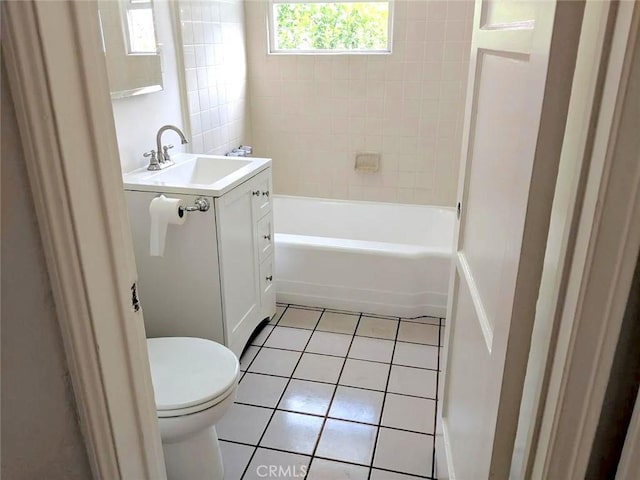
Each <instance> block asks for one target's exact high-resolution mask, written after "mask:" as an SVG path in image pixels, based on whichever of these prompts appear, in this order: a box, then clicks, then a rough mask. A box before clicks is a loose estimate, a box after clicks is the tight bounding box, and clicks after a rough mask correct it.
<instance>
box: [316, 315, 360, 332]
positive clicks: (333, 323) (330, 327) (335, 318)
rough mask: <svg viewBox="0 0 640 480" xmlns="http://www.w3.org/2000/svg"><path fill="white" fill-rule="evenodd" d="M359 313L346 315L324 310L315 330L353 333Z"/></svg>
mask: <svg viewBox="0 0 640 480" xmlns="http://www.w3.org/2000/svg"><path fill="white" fill-rule="evenodd" d="M358 318H360V316H359V315H348V314H345V313H336V312H324V315H322V318H321V319H320V323H318V327H317V330H320V331H323V332H333V333H346V334H348V335H353V333H354V332H355V331H356V325H357V324H358Z"/></svg>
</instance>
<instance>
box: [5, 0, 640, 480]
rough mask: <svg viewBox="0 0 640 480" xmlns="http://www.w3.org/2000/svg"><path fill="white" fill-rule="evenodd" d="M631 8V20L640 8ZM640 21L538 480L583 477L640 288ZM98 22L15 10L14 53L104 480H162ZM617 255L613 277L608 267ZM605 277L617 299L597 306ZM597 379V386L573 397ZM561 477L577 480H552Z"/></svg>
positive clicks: (603, 122)
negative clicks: (631, 164) (632, 81)
mask: <svg viewBox="0 0 640 480" xmlns="http://www.w3.org/2000/svg"><path fill="white" fill-rule="evenodd" d="M619 8H620V10H621V11H626V12H627V13H628V12H629V9H633V3H632V2H621V4H620V7H619ZM635 10H636V11H635V20H634V22H632V21H631V19H630V18H629V20H628V25H627V27H626V28H627V35H626V36H625V35H624V28H625V27H624V25H621V26H620V27H619V28H617V29H616V38H614V50H613V52H614V54H613V55H612V58H611V61H610V64H609V74H608V78H607V86H605V90H606V93H607V92H608V93H607V94H608V98H613V99H614V100H613V101H610V102H609V103H608V104H607V102H603V106H602V109H601V113H600V117H601V118H600V122H599V129H598V136H597V139H596V147H595V148H594V156H593V159H592V166H591V172H590V178H589V182H588V185H587V195H586V200H585V204H584V206H583V212H582V217H581V224H580V228H579V233H578V240H577V244H576V245H577V246H576V251H575V253H574V258H573V264H572V272H571V278H570V280H569V287H568V290H567V298H566V302H565V309H564V314H563V323H562V330H561V332H560V337H559V341H558V348H557V350H556V357H555V360H554V362H555V366H554V370H553V372H554V375H553V377H552V380H551V385H550V388H549V397H548V399H547V402H546V411H545V417H544V419H543V427H542V431H541V437H540V438H541V441H540V442H539V444H538V445H542V446H544V448H538V452H537V455H536V464H535V466H534V477H535V475H536V472H537V473H538V474H540V475H541V477H540V478H580V473H583V472H582V470H581V469H582V468H583V467H585V465H586V464H585V456H586V460H588V453H589V451H590V441H589V438H590V435H591V434H592V433H593V431H594V429H595V425H596V424H597V416H595V412H597V413H598V414H599V411H600V408H599V406H600V405H601V402H602V396H603V395H604V390H605V388H606V379H607V377H608V371H609V367H610V359H611V358H612V355H613V351H612V345H613V344H614V340H615V339H616V338H617V334H616V332H617V330H616V328H615V327H616V325H618V328H619V322H618V319H619V318H622V313H623V311H624V310H623V305H624V304H626V297H625V292H628V285H630V278H631V274H632V267H631V266H630V265H627V263H630V262H626V263H625V259H629V258H630V257H631V256H632V254H633V249H634V248H635V249H636V250H635V251H636V252H637V248H638V245H639V244H640V222H639V221H636V222H635V224H634V223H633V222H632V221H631V220H632V219H634V218H635V219H638V218H639V216H640V195H638V189H639V188H640V187H639V184H640V181H639V178H640V169H639V171H637V172H635V173H634V174H631V173H630V172H629V169H628V168H627V169H626V170H625V171H624V172H623V173H624V174H623V175H620V174H619V173H620V171H619V168H620V165H619V164H618V163H616V159H617V158H618V159H619V156H617V155H614V154H615V153H616V150H615V149H614V148H612V145H611V144H610V142H609V138H610V135H612V134H613V133H616V132H617V131H618V128H617V127H619V123H620V122H619V117H620V110H621V109H620V107H621V98H620V97H619V96H618V95H617V93H616V92H617V89H618V87H619V86H620V84H621V79H624V78H625V70H624V68H623V66H624V65H625V64H626V63H625V61H624V60H625V59H627V56H625V55H624V53H625V52H628V50H629V49H627V48H625V45H626V44H627V42H626V40H627V39H628V33H629V32H630V31H632V25H635V27H634V28H637V23H638V21H637V18H638V10H640V7H637V6H636V9H635ZM96 18H97V6H96V2H95V1H83V2H73V1H65V2H47V1H42V2H3V3H2V36H3V38H2V44H3V51H4V58H5V62H6V66H7V70H8V73H9V83H10V87H11V91H12V95H13V97H14V101H15V103H16V110H17V114H18V122H19V126H20V132H21V137H22V141H23V145H24V150H25V155H26V162H27V169H28V173H29V178H30V184H31V188H32V194H33V196H34V201H35V206H36V214H37V216H38V221H39V225H40V227H41V234H42V238H43V244H44V248H45V254H46V259H47V265H48V269H49V272H50V276H51V283H52V287H53V291H54V297H55V302H56V309H57V311H58V317H59V321H60V324H61V330H62V335H63V339H64V345H65V353H66V356H67V361H68V363H69V367H70V372H71V377H72V382H73V387H74V392H75V396H76V400H77V404H78V410H79V416H80V422H81V427H82V431H83V434H84V436H85V440H86V446H87V452H88V455H89V459H90V462H91V466H92V470H93V473H94V476H95V478H103V479H108V480H111V479H116V478H124V479H136V480H137V479H152V480H156V479H160V480H161V479H164V478H166V474H165V471H164V462H163V458H162V449H161V444H160V436H159V431H158V424H157V418H156V412H155V403H154V399H153V390H152V386H151V378H150V372H149V367H148V360H147V356H146V344H145V341H144V325H143V321H142V315H141V313H140V312H137V313H136V312H135V311H134V310H133V309H132V306H131V291H130V288H131V286H132V284H133V283H134V282H135V280H136V271H135V262H134V258H133V249H132V245H131V236H130V232H129V224H128V221H127V217H126V215H127V214H126V209H125V207H124V193H123V194H122V195H118V194H114V192H118V191H120V192H121V191H122V179H121V172H120V165H119V162H118V160H117V159H118V153H117V145H116V135H115V128H114V124H113V117H112V109H111V104H110V98H109V92H108V85H107V80H106V78H107V76H106V70H105V66H104V62H103V61H102V60H101V58H100V57H99V56H97V55H96V54H97V52H99V51H100V49H101V48H100V43H99V37H98V28H97V23H96ZM616 45H617V46H618V47H619V49H616V48H615V46H616ZM621 57H622V58H621ZM622 84H623V86H624V85H626V83H625V82H624V81H623V82H622ZM623 90H624V89H623ZM141 114H143V112H141ZM636 126H637V123H636ZM612 127H613V129H612ZM612 138H615V137H613V136H612ZM638 163H640V162H638ZM634 182H635V184H634ZM634 185H635V186H634ZM634 188H635V190H634ZM634 192H635V200H634V197H633V195H634ZM634 202H635V203H634ZM612 252H616V253H617V256H616V259H615V261H614V262H610V263H611V265H609V266H608V267H610V268H605V267H607V266H604V265H601V264H600V263H599V262H600V261H601V260H602V259H603V258H604V259H607V258H609V259H610V257H611V253H612ZM630 270H631V271H630ZM604 275H606V279H607V283H605V285H606V286H607V288H606V289H601V290H606V292H599V294H597V293H598V292H597V291H596V288H597V287H598V286H600V287H602V284H598V283H597V281H602V279H603V278H604V277H603V276H604ZM625 287H626V288H625ZM596 294H597V295H596ZM596 299H600V300H602V301H601V302H600V303H599V304H597V303H595V302H596ZM572 319H574V320H573V321H572ZM602 319H605V321H603V320H602ZM589 333H592V334H594V336H593V338H591V337H589V336H588V335H587V334H589ZM594 338H595V340H596V341H597V345H595V346H594V341H593V339H594ZM594 352H595V354H594ZM583 378H589V381H588V382H577V383H578V385H576V384H574V383H573V382H574V380H576V379H578V380H579V379H583ZM123 386H124V388H123ZM581 393H582V394H583V396H582V397H580V394H581ZM572 411H574V412H579V413H580V416H579V418H577V419H576V417H574V416H572V415H571V412H572ZM591 438H592V437H591ZM560 465H566V467H565V468H566V470H565V471H566V472H569V473H570V475H569V476H560V477H558V476H555V477H554V476H549V475H546V473H549V472H551V473H553V472H555V471H557V470H556V469H557V468H559V466H560ZM543 473H544V474H543Z"/></svg>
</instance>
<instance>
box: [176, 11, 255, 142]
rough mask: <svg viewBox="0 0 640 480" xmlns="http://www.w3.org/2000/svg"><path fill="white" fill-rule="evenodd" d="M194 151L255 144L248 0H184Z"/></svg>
mask: <svg viewBox="0 0 640 480" xmlns="http://www.w3.org/2000/svg"><path fill="white" fill-rule="evenodd" d="M180 20H181V26H182V32H181V33H182V35H181V37H182V45H183V53H184V66H185V72H184V74H185V78H186V89H187V96H188V112H189V123H190V127H191V133H192V136H193V151H194V152H203V153H212V154H224V153H226V152H228V151H230V150H232V149H233V148H234V147H237V146H238V145H240V144H250V143H251V139H250V137H251V133H250V121H249V109H248V105H247V62H246V51H245V19H244V8H243V2H242V0H225V1H212V0H211V1H180Z"/></svg>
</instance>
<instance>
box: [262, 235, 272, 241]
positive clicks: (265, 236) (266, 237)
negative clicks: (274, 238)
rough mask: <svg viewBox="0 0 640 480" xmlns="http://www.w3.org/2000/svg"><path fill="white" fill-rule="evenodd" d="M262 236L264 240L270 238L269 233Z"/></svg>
mask: <svg viewBox="0 0 640 480" xmlns="http://www.w3.org/2000/svg"><path fill="white" fill-rule="evenodd" d="M262 238H264V239H265V240H271V234H269V235H263V236H262Z"/></svg>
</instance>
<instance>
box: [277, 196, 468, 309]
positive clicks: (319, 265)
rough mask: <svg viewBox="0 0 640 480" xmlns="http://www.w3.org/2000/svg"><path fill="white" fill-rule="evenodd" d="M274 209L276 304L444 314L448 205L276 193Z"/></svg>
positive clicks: (449, 247) (448, 256) (452, 218)
mask: <svg viewBox="0 0 640 480" xmlns="http://www.w3.org/2000/svg"><path fill="white" fill-rule="evenodd" d="M273 209H274V210H273V211H274V227H275V248H276V260H275V262H276V292H277V293H276V295H277V300H278V301H279V302H282V303H295V304H301V305H309V306H316V307H325V308H333V309H338V310H348V311H356V312H365V313H375V314H379V315H392V316H400V317H407V318H410V317H417V316H421V315H431V316H436V317H444V316H445V312H446V305H447V290H448V286H449V274H450V271H449V269H450V262H451V257H452V248H453V247H452V246H453V229H454V221H455V211H454V209H452V208H440V207H429V206H421V205H400V204H392V203H376V202H355V201H342V200H328V199H317V198H307V197H289V196H279V195H276V196H274V204H273Z"/></svg>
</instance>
